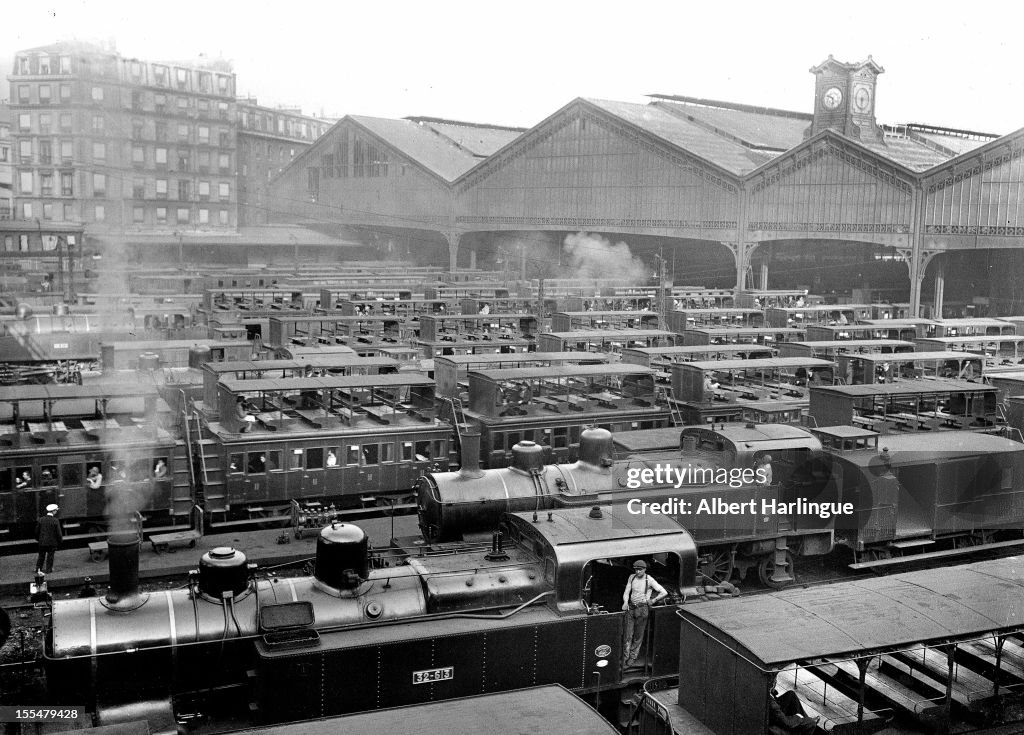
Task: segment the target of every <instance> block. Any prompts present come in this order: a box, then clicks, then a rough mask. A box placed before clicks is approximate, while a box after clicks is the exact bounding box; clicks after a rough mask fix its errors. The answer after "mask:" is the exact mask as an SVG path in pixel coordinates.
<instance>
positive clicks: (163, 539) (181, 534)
mask: <svg viewBox="0 0 1024 735" xmlns="http://www.w3.org/2000/svg"><path fill="white" fill-rule="evenodd" d="M198 540H199V531H175V532H173V533H156V534H153V535H152V536H150V537H149V543H150V544H151V545H152V546H153V551H154V552H156V553H157V554H159V553H161V552H164V551H170V549H171V547H172V546H188V547H189V548H190V549H191V548H195V545H196V541H198Z"/></svg>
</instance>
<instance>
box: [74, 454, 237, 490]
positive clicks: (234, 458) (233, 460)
mask: <svg viewBox="0 0 1024 735" xmlns="http://www.w3.org/2000/svg"><path fill="white" fill-rule="evenodd" d="M244 464H245V456H244V455H241V454H232V455H231V460H230V461H229V462H228V472H232V473H235V472H241V471H242V466H243V465H244ZM64 469H65V470H67V469H68V468H67V467H65V468H64ZM65 484H67V483H65Z"/></svg>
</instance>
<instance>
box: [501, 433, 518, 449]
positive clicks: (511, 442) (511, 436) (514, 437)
mask: <svg viewBox="0 0 1024 735" xmlns="http://www.w3.org/2000/svg"><path fill="white" fill-rule="evenodd" d="M519 441H520V434H519V432H518V431H510V432H509V433H508V443H507V444H506V445H505V446H506V447H508V448H509V449H512V447H514V446H515V445H516V444H518V443H519Z"/></svg>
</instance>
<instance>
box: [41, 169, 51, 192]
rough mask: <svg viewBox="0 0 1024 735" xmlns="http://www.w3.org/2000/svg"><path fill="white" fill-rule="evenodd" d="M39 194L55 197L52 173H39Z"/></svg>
mask: <svg viewBox="0 0 1024 735" xmlns="http://www.w3.org/2000/svg"><path fill="white" fill-rule="evenodd" d="M39 193H40V195H42V196H44V197H52V196H53V173H52V172H51V171H40V172H39Z"/></svg>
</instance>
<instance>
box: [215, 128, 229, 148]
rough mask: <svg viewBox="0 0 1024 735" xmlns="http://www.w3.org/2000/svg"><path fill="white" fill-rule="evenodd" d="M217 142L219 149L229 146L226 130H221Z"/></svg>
mask: <svg viewBox="0 0 1024 735" xmlns="http://www.w3.org/2000/svg"><path fill="white" fill-rule="evenodd" d="M218 140H219V143H220V147H221V148H227V147H228V146H230V145H231V134H230V133H229V132H228V131H226V130H221V131H220V135H219V136H218Z"/></svg>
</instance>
